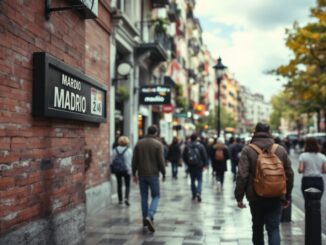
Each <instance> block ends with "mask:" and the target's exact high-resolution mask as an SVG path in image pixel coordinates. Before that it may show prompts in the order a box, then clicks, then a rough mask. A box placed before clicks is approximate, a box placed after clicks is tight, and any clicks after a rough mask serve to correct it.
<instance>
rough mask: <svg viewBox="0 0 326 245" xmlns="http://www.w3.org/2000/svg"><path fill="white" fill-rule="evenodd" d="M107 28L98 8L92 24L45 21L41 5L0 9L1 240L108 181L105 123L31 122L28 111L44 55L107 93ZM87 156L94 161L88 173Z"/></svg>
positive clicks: (66, 15)
mask: <svg viewBox="0 0 326 245" xmlns="http://www.w3.org/2000/svg"><path fill="white" fill-rule="evenodd" d="M66 4H67V1H65V0H56V1H52V5H55V6H66ZM110 25H111V22H110V15H109V13H108V8H107V6H106V4H104V3H103V1H102V0H99V18H98V20H83V19H82V18H81V16H80V15H79V14H78V13H77V12H76V11H63V12H56V13H52V14H51V17H50V20H49V21H46V20H45V16H44V1H43V0H35V1H26V0H25V1H12V0H2V1H0V234H1V233H5V232H7V231H9V230H11V229H13V228H15V227H17V226H19V225H21V224H24V223H26V222H28V221H31V220H34V219H37V218H41V217H44V216H46V215H50V214H55V213H57V212H61V211H64V210H67V209H69V208H73V207H75V206H77V205H78V204H80V203H85V189H86V187H88V186H89V187H91V186H95V185H97V184H100V183H102V182H104V181H107V179H108V162H109V159H108V158H109V157H108V142H109V140H108V135H109V133H108V132H109V123H108V122H109V119H108V120H107V123H102V124H91V123H84V122H78V121H69V120H60V119H47V118H34V117H32V108H31V105H32V73H33V67H32V55H33V53H34V52H48V53H49V54H51V55H52V56H54V57H56V58H58V59H60V60H62V61H64V62H65V63H66V64H69V65H71V66H73V67H75V68H77V69H79V70H81V71H82V72H84V73H86V74H87V75H88V76H91V77H93V78H94V79H95V80H97V81H99V82H101V83H103V84H105V85H106V86H107V87H109V63H110V53H109V47H110V44H109V43H110ZM107 101H108V100H107ZM107 108H109V106H107ZM108 114H109V113H107V115H108ZM85 149H91V150H92V153H93V154H92V155H93V161H92V163H91V165H90V168H89V170H88V171H85V162H84V150H85Z"/></svg>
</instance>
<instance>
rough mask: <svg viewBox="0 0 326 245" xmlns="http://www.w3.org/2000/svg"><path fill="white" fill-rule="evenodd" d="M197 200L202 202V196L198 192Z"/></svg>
mask: <svg viewBox="0 0 326 245" xmlns="http://www.w3.org/2000/svg"><path fill="white" fill-rule="evenodd" d="M197 201H198V202H201V196H200V194H197Z"/></svg>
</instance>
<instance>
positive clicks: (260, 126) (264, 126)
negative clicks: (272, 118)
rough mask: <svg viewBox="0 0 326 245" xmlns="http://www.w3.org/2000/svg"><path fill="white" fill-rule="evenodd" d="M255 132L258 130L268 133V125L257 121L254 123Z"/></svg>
mask: <svg viewBox="0 0 326 245" xmlns="http://www.w3.org/2000/svg"><path fill="white" fill-rule="evenodd" d="M255 132H256V133H259V132H264V133H268V132H269V125H268V124H265V123H261V122H259V123H257V124H256V127H255Z"/></svg>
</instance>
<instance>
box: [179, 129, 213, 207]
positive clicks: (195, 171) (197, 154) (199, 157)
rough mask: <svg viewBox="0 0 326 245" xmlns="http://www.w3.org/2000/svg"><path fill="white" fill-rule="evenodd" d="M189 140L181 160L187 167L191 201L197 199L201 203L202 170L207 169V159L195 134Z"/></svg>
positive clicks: (203, 148) (204, 150)
mask: <svg viewBox="0 0 326 245" xmlns="http://www.w3.org/2000/svg"><path fill="white" fill-rule="evenodd" d="M190 140H191V141H190V143H188V145H187V146H186V147H185V149H184V152H183V154H182V158H183V161H184V162H185V164H186V165H187V166H188V172H189V174H190V180H191V193H192V200H195V199H196V198H197V201H198V202H201V201H202V196H201V194H202V193H201V192H202V182H203V169H204V168H207V164H208V157H207V154H206V149H205V147H204V146H203V145H202V144H201V143H200V142H198V141H197V134H196V133H193V134H192V135H191V136H190Z"/></svg>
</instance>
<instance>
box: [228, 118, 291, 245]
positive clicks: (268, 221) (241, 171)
mask: <svg viewBox="0 0 326 245" xmlns="http://www.w3.org/2000/svg"><path fill="white" fill-rule="evenodd" d="M251 143H252V144H254V145H256V146H258V147H259V148H260V149H262V150H270V149H271V147H272V145H273V143H274V140H273V138H272V136H271V135H270V133H269V126H268V125H267V124H264V123H258V124H257V125H256V127H255V133H254V136H253V138H252V140H251ZM275 154H276V155H277V156H278V158H279V159H280V160H281V162H282V163H283V166H284V170H285V175H286V195H285V196H282V197H270V198H266V197H260V196H258V195H257V193H256V192H255V190H254V187H253V181H254V177H255V174H256V162H257V158H258V154H257V152H256V151H255V150H254V149H253V148H252V147H251V146H249V145H246V146H245V147H244V148H243V150H242V152H241V157H240V161H239V166H238V174H237V179H236V188H235V190H234V195H235V198H236V200H237V202H238V207H239V208H245V207H246V206H245V204H244V203H243V198H244V195H246V197H247V200H248V201H249V206H250V211H251V215H252V242H253V244H254V245H261V244H264V225H266V230H267V234H268V244H273V245H279V244H280V231H279V225H280V220H281V212H282V206H283V207H287V206H288V205H289V203H290V197H291V191H292V187H293V170H292V168H291V161H290V159H289V157H288V154H287V151H286V149H285V148H284V147H283V146H281V145H278V147H277V149H276V151H275Z"/></svg>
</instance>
